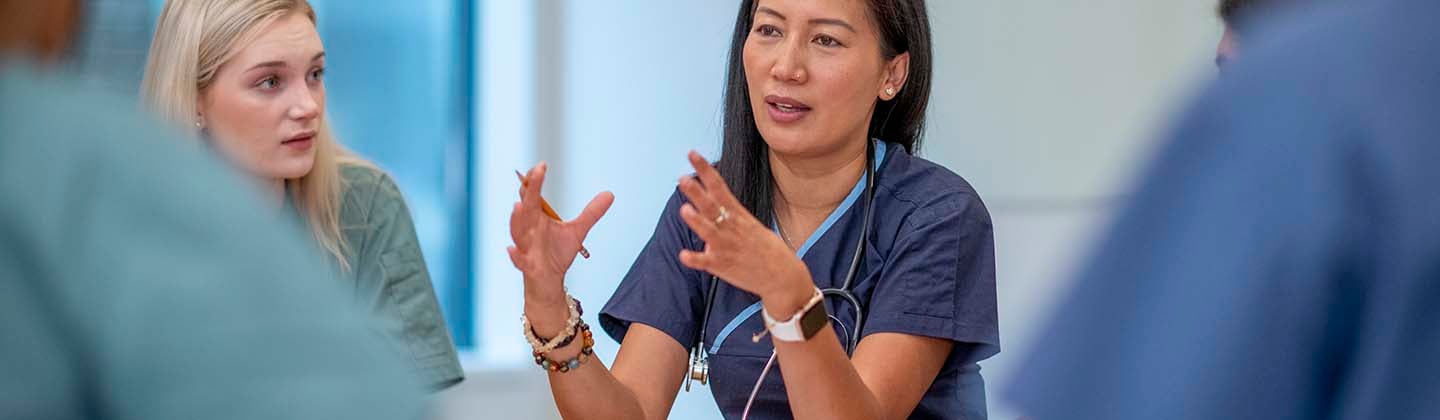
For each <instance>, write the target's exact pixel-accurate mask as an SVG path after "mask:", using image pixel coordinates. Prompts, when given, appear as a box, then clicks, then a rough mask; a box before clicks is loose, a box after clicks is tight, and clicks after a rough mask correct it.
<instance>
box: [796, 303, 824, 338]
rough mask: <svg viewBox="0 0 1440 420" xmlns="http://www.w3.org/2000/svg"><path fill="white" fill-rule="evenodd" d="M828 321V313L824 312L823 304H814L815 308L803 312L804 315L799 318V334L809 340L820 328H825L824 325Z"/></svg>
mask: <svg viewBox="0 0 1440 420" xmlns="http://www.w3.org/2000/svg"><path fill="white" fill-rule="evenodd" d="M829 320H830V316H829V313H828V312H825V302H824V301H821V302H816V303H815V306H811V307H810V310H808V311H805V315H804V316H802V317H800V332H801V333H802V334H804V335H805V339H806V340H809V339H810V337H814V336H815V334H816V333H819V332H820V329H821V328H825V324H826V322H827V321H829Z"/></svg>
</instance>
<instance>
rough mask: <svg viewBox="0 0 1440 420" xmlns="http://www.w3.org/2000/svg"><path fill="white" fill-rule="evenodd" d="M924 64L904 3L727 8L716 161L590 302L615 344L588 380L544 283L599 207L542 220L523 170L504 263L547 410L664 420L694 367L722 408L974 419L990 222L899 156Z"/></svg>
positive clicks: (938, 175) (681, 190) (970, 200)
mask: <svg viewBox="0 0 1440 420" xmlns="http://www.w3.org/2000/svg"><path fill="white" fill-rule="evenodd" d="M930 69H931V49H930V33H929V23H928V18H927V17H926V11H925V4H924V1H923V0H820V1H801V0H747V1H743V2H742V5H741V8H740V15H739V17H738V19H737V21H736V26H735V33H734V38H733V45H732V47H731V51H730V61H729V77H728V85H727V90H726V95H725V101H726V102H725V120H724V124H725V130H724V131H725V135H724V137H725V138H724V149H723V154H722V156H721V158H720V161H719V162H718V163H717V164H715V165H714V166H712V165H711V164H710V163H709V162H707V161H706V160H705V159H704V158H703V157H701V156H699V155H698V154H696V153H694V152H692V153H691V155H690V157H689V159H690V163H691V164H692V166H693V167H694V169H695V171H696V172H695V174H694V175H691V176H686V177H683V178H682V179H681V180H680V182H679V187H678V188H677V192H676V193H675V195H673V196H672V197H671V199H670V201H669V203H668V204H667V205H666V207H665V210H664V212H663V213H662V214H661V216H660V221H659V224H658V226H657V227H656V229H655V232H654V236H652V237H651V239H650V242H649V243H648V244H647V245H646V247H645V249H644V250H643V251H642V252H641V254H640V256H639V257H638V258H637V259H636V261H635V263H634V265H633V266H632V267H631V269H630V271H629V273H628V274H627V275H626V276H625V278H624V280H623V281H622V282H621V284H620V286H619V288H618V290H616V292H615V295H614V296H613V297H612V298H611V299H610V301H609V303H607V304H606V305H605V307H604V309H603V310H602V311H601V314H600V322H601V324H602V325H601V326H602V327H603V329H604V330H605V332H606V333H608V334H610V335H611V336H612V337H614V338H616V339H617V340H620V341H621V347H620V352H619V354H618V355H617V356H616V359H615V363H614V366H611V367H609V368H608V369H607V368H606V367H605V366H604V365H602V364H601V363H600V362H598V361H595V360H590V356H591V354H592V353H591V351H590V346H591V345H593V340H591V339H590V338H591V337H590V332H589V327H588V326H586V325H584V323H583V322H580V321H579V317H578V315H577V314H578V313H579V312H580V308H578V307H577V306H578V305H574V304H573V303H574V301H573V299H571V298H569V297H567V296H566V294H565V291H564V285H563V284H564V277H565V272H566V270H568V268H569V266H570V264H571V263H573V261H574V258H575V255H576V253H577V252H578V251H579V250H580V244H581V242H582V241H583V239H584V237H585V235H586V233H588V232H589V229H590V227H591V226H593V225H594V223H595V222H596V221H598V220H599V219H600V217H601V215H603V214H604V212H605V210H607V209H608V207H609V205H610V203H611V202H612V201H613V197H612V196H611V195H610V194H609V193H602V194H601V195H599V196H597V197H596V199H595V200H593V201H592V202H591V203H590V205H589V206H587V207H586V209H585V210H584V211H583V212H582V213H581V215H580V216H579V217H577V218H576V219H575V220H572V221H568V222H555V221H551V220H550V219H547V218H546V217H545V215H544V213H543V212H542V208H541V205H540V203H539V190H540V186H541V184H542V183H543V182H544V176H545V165H544V164H541V165H539V166H537V167H536V168H534V169H532V170H531V171H530V172H529V174H527V175H526V178H527V180H529V182H527V183H526V186H525V187H524V188H523V189H522V191H521V202H520V203H518V204H517V205H516V208H515V211H514V213H513V214H512V219H511V233H512V236H513V238H514V240H515V246H513V247H511V248H510V255H511V259H512V260H513V262H514V263H515V265H516V267H518V268H520V270H521V271H523V272H524V274H525V315H526V324H527V325H526V327H527V328H526V331H525V332H526V336H527V338H528V339H529V340H530V342H531V344H532V346H535V347H536V349H535V350H536V351H535V355H536V362H537V364H540V365H541V366H542V367H544V368H546V369H547V370H549V371H550V373H549V375H550V384H551V390H552V393H553V394H554V397H555V402H556V406H557V407H558V408H559V410H560V413H561V414H562V415H564V417H565V418H571V419H574V418H580V419H584V418H597V419H614V418H652V419H654V418H664V417H666V416H667V415H668V414H669V411H670V408H671V405H672V404H673V403H674V400H675V396H676V393H677V392H679V389H680V388H681V386H682V384H683V383H684V382H685V381H686V380H687V379H688V378H690V377H691V376H692V374H691V372H692V368H693V367H696V365H697V364H696V363H694V359H695V357H703V356H708V357H705V358H706V359H707V360H706V361H707V363H708V368H709V371H708V373H709V376H708V385H709V386H710V389H711V392H712V393H713V394H714V396H715V399H716V402H717V403H718V405H719V407H720V409H721V410H722V412H723V414H724V415H725V416H726V417H727V418H741V417H743V416H745V414H746V412H747V406H749V407H748V415H749V417H750V418H787V417H794V418H823V419H845V418H857V419H877V418H921V419H931V418H945V419H952V418H966V419H973V418H985V416H986V411H985V394H984V392H985V391H984V384H983V381H982V380H981V377H980V373H979V366H978V365H977V364H976V363H977V362H979V361H980V360H983V359H985V358H987V357H990V356H992V355H994V354H995V353H996V352H998V351H999V335H998V331H997V325H996V308H995V270H994V246H993V238H992V233H991V223H990V217H989V214H988V213H987V212H986V210H985V207H984V204H982V203H981V201H980V198H979V196H978V195H977V194H976V193H975V191H974V189H972V188H971V187H970V185H969V184H968V183H966V182H965V180H963V179H961V178H960V177H959V176H958V175H956V174H954V173H953V172H951V171H949V170H947V169H945V168H943V167H941V166H939V165H936V164H934V163H931V162H929V161H926V160H924V159H920V158H918V157H915V156H913V153H914V152H915V151H916V150H917V149H918V148H919V142H920V134H921V131H922V127H923V123H924V117H925V109H926V104H927V102H928V99H929V91H930V78H931V74H930V73H931V70H930ZM867 167H868V168H867ZM867 169H868V170H867ZM867 212H870V213H871V214H869V215H868V217H867V214H866V213H867ZM867 219H868V220H869V223H868V224H867V223H866V220H867ZM857 250H858V251H859V252H860V255H859V258H858V259H855V258H854V257H855V256H856V252H857ZM852 265H854V266H855V268H854V269H852ZM852 270H853V279H850V277H852V276H851V275H850V274H851V272H852ZM717 278H718V279H719V281H718V282H717V281H716V279H717ZM847 280H849V281H848V282H847ZM846 283H849V285H848V287H847V285H846ZM712 285H713V287H712ZM822 289H824V290H826V291H827V292H825V293H822V292H821V290H822ZM838 290H843V291H844V292H843V293H840V292H838ZM712 291H713V292H712ZM842 295H846V296H853V298H854V300H855V301H858V303H859V305H858V307H857V305H854V304H853V303H851V302H852V301H850V300H848V299H846V298H844V297H842ZM860 313H863V316H859V314H860ZM707 314H708V316H707ZM857 318H859V319H858V321H860V322H859V324H861V325H858V326H857ZM852 340H858V344H857V345H854V346H853V348H852V346H851V344H852ZM697 348H698V349H699V350H703V351H692V350H694V349H697ZM692 355H693V356H695V357H692ZM762 376H763V378H762ZM688 387H689V386H688V384H687V389H688Z"/></svg>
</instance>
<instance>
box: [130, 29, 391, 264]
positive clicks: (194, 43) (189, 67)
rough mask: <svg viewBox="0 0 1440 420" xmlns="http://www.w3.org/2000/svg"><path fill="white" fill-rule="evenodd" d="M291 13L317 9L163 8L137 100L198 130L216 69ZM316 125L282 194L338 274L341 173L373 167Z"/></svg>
mask: <svg viewBox="0 0 1440 420" xmlns="http://www.w3.org/2000/svg"><path fill="white" fill-rule="evenodd" d="M291 13H302V14H304V15H305V16H306V17H308V18H310V22H311V23H315V22H316V20H315V9H313V8H311V7H310V3H309V2H307V1H306V0H168V1H166V2H165V9H164V10H163V11H162V12H161V13H160V20H159V23H158V24H157V25H156V27H155V38H154V40H153V41H152V42H151V44H150V57H149V61H148V63H146V65H145V80H144V82H142V84H141V86H140V90H141V97H142V98H143V99H144V101H145V102H146V105H148V106H149V107H150V108H151V109H152V110H154V111H155V112H156V113H158V114H159V115H160V116H161V117H163V118H166V119H168V120H170V121H172V122H174V123H176V124H178V125H180V126H181V127H185V128H186V129H189V130H194V129H196V128H195V126H194V125H193V122H194V121H195V103H196V100H197V99H198V98H199V97H200V94H201V93H202V92H204V91H205V89H207V88H209V87H210V83H211V82H212V81H213V79H214V77H215V73H216V71H218V70H219V69H220V66H222V65H224V64H225V62H227V61H229V60H230V59H231V58H232V57H234V55H235V54H236V53H238V52H239V51H238V50H239V48H240V47H242V46H244V45H246V44H248V43H249V42H250V41H251V40H253V39H254V38H255V37H256V36H258V35H259V32H260V30H261V29H262V28H265V27H266V26H268V25H269V24H270V23H271V22H274V21H276V20H278V19H280V18H281V17H284V16H287V15H289V14H291ZM319 125H320V128H319V130H318V133H317V134H316V136H315V140H316V141H315V164H314V166H313V167H312V169H311V170H310V173H308V174H306V175H305V176H303V177H300V178H299V179H287V180H285V186H286V187H287V189H288V190H289V191H290V194H291V196H290V198H291V199H292V200H294V202H295V206H296V208H297V209H298V210H299V211H300V212H301V215H302V216H304V218H305V221H306V223H307V224H308V225H309V227H310V233H311V235H313V236H314V237H315V241H316V242H317V243H318V244H319V245H320V247H321V248H323V249H324V250H325V251H326V252H328V253H330V254H331V255H333V256H334V257H335V260H336V262H337V263H338V266H339V267H340V269H341V270H344V271H349V269H350V264H349V262H348V261H347V259H346V257H345V256H346V253H347V252H348V246H347V245H346V243H345V239H344V236H343V234H342V229H341V228H342V226H340V209H341V206H342V201H341V200H343V193H344V189H345V185H344V179H343V178H342V177H341V175H340V165H341V164H358V165H370V164H369V162H366V161H365V160H364V159H361V158H359V157H358V156H355V155H354V154H352V153H350V152H349V151H347V150H346V149H345V148H344V146H342V145H341V144H340V143H339V141H338V140H337V139H336V138H335V135H334V133H333V132H332V131H331V130H330V124H329V122H328V118H326V116H324V115H321V116H320V124H319Z"/></svg>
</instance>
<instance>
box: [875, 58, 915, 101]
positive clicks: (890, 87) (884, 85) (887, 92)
mask: <svg viewBox="0 0 1440 420" xmlns="http://www.w3.org/2000/svg"><path fill="white" fill-rule="evenodd" d="M909 76H910V53H909V52H907V53H901V55H897V56H896V58H893V59H890V62H887V63H886V79H884V81H883V82H881V83H880V92H878V93H877V95H878V96H880V101H890V99H894V98H896V96H899V95H900V89H904V82H906V78H909Z"/></svg>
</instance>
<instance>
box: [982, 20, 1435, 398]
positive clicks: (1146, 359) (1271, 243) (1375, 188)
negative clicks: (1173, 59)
mask: <svg viewBox="0 0 1440 420" xmlns="http://www.w3.org/2000/svg"><path fill="white" fill-rule="evenodd" d="M1271 18H1273V19H1279V20H1272V21H1265V22H1259V23H1261V25H1259V26H1255V28H1256V31H1255V32H1253V36H1249V35H1247V41H1246V51H1245V59H1244V60H1242V61H1240V62H1236V63H1234V65H1233V67H1232V68H1231V69H1230V70H1229V72H1230V74H1229V75H1228V76H1227V77H1225V78H1222V79H1221V80H1220V81H1219V82H1218V84H1217V85H1216V86H1214V87H1212V88H1211V89H1209V90H1208V91H1207V92H1206V93H1205V94H1204V95H1203V96H1202V97H1201V98H1200V99H1199V102H1198V103H1197V104H1196V105H1195V107H1194V109H1192V110H1191V112H1190V113H1189V114H1188V115H1187V116H1186V117H1185V118H1183V119H1182V120H1181V122H1180V124H1179V125H1178V127H1176V129H1175V130H1174V131H1173V133H1174V134H1173V135H1172V138H1171V139H1170V140H1169V142H1168V143H1167V144H1166V145H1165V146H1164V147H1163V149H1162V152H1161V153H1160V155H1159V156H1158V157H1157V159H1156V161H1155V162H1153V163H1152V164H1151V165H1150V167H1149V168H1148V170H1147V171H1146V172H1145V177H1144V178H1143V181H1142V182H1141V185H1140V186H1139V189H1138V191H1137V192H1136V194H1135V195H1134V197H1133V198H1132V200H1131V202H1130V203H1129V204H1128V205H1127V206H1126V207H1125V208H1124V209H1123V211H1122V212H1121V213H1120V214H1119V217H1118V218H1117V219H1116V220H1117V225H1115V226H1114V227H1113V228H1112V229H1111V230H1110V232H1109V234H1108V236H1107V237H1106V238H1105V239H1104V241H1103V242H1102V244H1101V247H1100V248H1099V252H1098V254H1097V255H1095V256H1094V258H1093V260H1092V261H1091V262H1090V264H1089V265H1088V267H1087V269H1086V270H1085V271H1084V272H1083V273H1082V274H1081V275H1080V276H1079V278H1078V280H1077V282H1076V283H1075V284H1074V289H1073V291H1072V292H1071V295H1070V296H1069V297H1068V298H1067V299H1065V300H1064V301H1062V303H1061V306H1060V309H1059V310H1058V312H1057V313H1056V315H1055V318H1054V321H1053V323H1052V324H1051V325H1050V326H1049V328H1048V331H1047V332H1044V333H1042V336H1041V338H1040V339H1039V341H1038V343H1037V344H1036V345H1035V347H1034V348H1036V349H1064V350H1063V351H1049V352H1036V353H1035V354H1032V355H1031V357H1030V358H1029V359H1028V361H1027V362H1026V363H1025V364H1024V367H1023V368H1022V371H1021V372H1020V374H1019V375H1018V376H1017V380H1016V383H1015V386H1014V387H1013V388H1012V389H1010V391H1011V392H1010V393H1009V396H1010V397H1011V399H1012V400H1013V401H1014V402H1016V403H1018V405H1019V406H1020V407H1021V408H1022V409H1023V410H1024V411H1026V412H1027V413H1029V414H1030V415H1031V416H1033V417H1034V418H1036V419H1040V420H1044V419H1061V418H1063V419H1122V420H1123V419H1157V418H1164V419H1216V418H1226V419H1236V418H1241V419H1244V418H1256V419H1302V418H1306V419H1314V418H1326V419H1410V418H1433V417H1434V416H1435V413H1440V357H1437V355H1440V328H1437V325H1440V281H1437V280H1440V217H1437V215H1440V194H1437V193H1436V192H1435V185H1436V182H1437V181H1440V166H1437V165H1435V162H1436V161H1437V160H1440V141H1436V139H1437V138H1440V117H1437V112H1440V25H1436V24H1435V23H1434V22H1435V20H1436V19H1437V18H1440V3H1437V2H1433V1H1429V0H1382V1H1373V2H1353V3H1351V2H1346V3H1331V4H1327V5H1324V6H1323V7H1315V8H1307V10H1304V11H1297V14H1291V15H1283V16H1281V15H1276V16H1272V17H1271Z"/></svg>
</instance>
